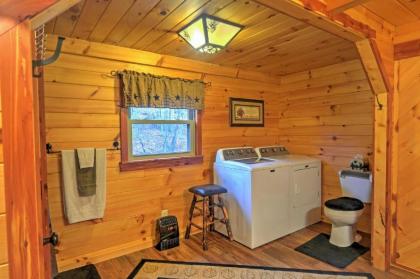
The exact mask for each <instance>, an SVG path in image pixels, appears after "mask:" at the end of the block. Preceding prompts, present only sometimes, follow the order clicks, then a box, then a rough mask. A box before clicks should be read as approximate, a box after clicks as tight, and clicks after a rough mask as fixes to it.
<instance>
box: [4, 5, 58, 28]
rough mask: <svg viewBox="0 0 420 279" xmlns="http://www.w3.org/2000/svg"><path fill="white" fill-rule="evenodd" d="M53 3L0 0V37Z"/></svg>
mask: <svg viewBox="0 0 420 279" xmlns="http://www.w3.org/2000/svg"><path fill="white" fill-rule="evenodd" d="M55 2H56V0H19V1H16V0H0V35H2V34H4V33H6V32H7V31H8V30H10V29H12V28H13V27H14V26H15V25H17V24H19V23H20V22H23V21H24V20H26V19H27V18H31V17H32V16H33V15H36V14H37V13H39V12H40V11H42V10H44V9H46V8H47V7H49V6H51V5H52V4H54V3H55Z"/></svg>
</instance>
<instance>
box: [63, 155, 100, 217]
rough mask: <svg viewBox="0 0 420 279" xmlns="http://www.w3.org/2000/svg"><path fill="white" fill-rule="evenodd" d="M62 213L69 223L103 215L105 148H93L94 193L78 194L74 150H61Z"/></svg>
mask: <svg viewBox="0 0 420 279" xmlns="http://www.w3.org/2000/svg"><path fill="white" fill-rule="evenodd" d="M61 163H62V175H63V196H64V198H63V200H64V214H65V215H66V217H67V220H68V222H69V223H70V224H72V223H77V222H81V221H86V220H92V219H98V218H102V217H103V216H104V211H105V200H106V149H104V148H97V149H96V150H95V169H96V193H95V194H94V195H91V196H87V197H84V196H80V195H79V190H78V186H77V175H76V155H75V151H74V150H63V151H61Z"/></svg>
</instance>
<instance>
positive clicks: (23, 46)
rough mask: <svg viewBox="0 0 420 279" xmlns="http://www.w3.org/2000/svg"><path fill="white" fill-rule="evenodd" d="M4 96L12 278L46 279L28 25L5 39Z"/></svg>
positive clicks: (0, 88) (0, 58)
mask: <svg viewBox="0 0 420 279" xmlns="http://www.w3.org/2000/svg"><path fill="white" fill-rule="evenodd" d="M0 49H1V50H2V52H1V53H0V64H1V65H2V69H1V71H0V81H1V82H0V94H1V105H2V118H3V131H2V140H3V150H4V151H3V156H4V178H5V200H6V213H7V215H6V219H7V236H8V261H9V273H10V278H46V274H45V268H44V254H43V251H44V250H43V244H42V237H43V234H42V205H41V199H40V197H41V187H40V153H39V118H38V108H37V106H38V100H37V96H36V92H35V91H34V88H33V80H32V54H31V52H32V31H31V25H30V22H29V21H28V20H26V21H24V22H22V23H19V24H18V25H16V26H15V27H13V28H12V29H10V30H9V31H7V32H6V33H4V34H2V35H1V36H0Z"/></svg>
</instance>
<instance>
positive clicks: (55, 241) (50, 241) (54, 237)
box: [43, 232, 59, 246]
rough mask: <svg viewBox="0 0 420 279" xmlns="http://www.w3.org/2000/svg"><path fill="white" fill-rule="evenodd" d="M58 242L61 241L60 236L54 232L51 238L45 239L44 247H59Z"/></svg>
mask: <svg viewBox="0 0 420 279" xmlns="http://www.w3.org/2000/svg"><path fill="white" fill-rule="evenodd" d="M58 241H59V238H58V234H56V233H55V232H53V233H52V234H51V236H50V237H45V238H44V240H43V244H44V245H47V244H51V245H52V246H57V244H58Z"/></svg>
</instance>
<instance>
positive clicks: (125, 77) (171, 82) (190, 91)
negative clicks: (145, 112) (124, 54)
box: [118, 70, 205, 110]
mask: <svg viewBox="0 0 420 279" xmlns="http://www.w3.org/2000/svg"><path fill="white" fill-rule="evenodd" d="M118 76H119V77H120V80H121V82H122V84H121V86H122V92H121V93H122V96H121V99H122V100H121V101H122V102H121V105H122V106H123V107H129V106H133V107H151V108H187V109H196V110H201V109H203V108H204V95H205V94H204V88H205V85H204V83H203V82H202V81H201V80H185V79H180V78H171V77H166V76H154V75H151V74H146V73H138V72H135V71H129V70H124V71H120V72H118Z"/></svg>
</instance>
